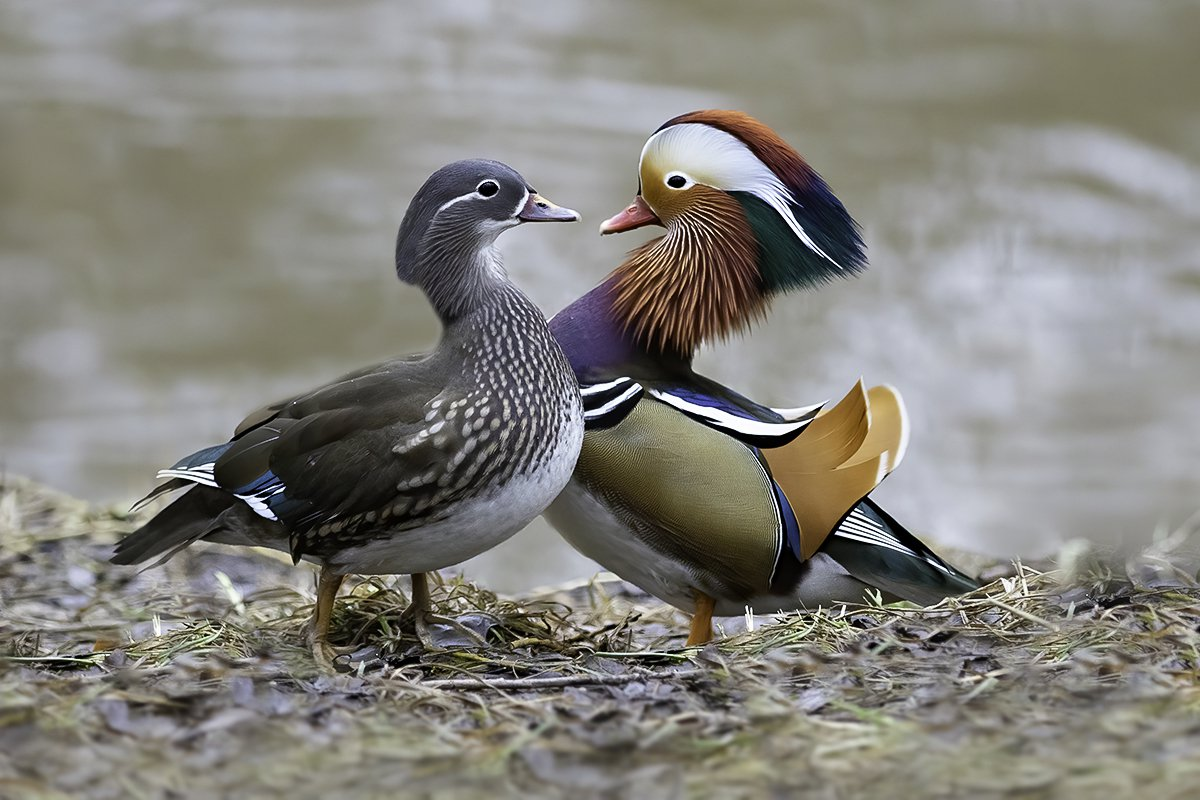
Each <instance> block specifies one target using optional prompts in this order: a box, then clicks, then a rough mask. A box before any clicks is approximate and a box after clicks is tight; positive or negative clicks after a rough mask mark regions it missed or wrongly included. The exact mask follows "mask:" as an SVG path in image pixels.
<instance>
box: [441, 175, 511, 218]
mask: <svg viewBox="0 0 1200 800" xmlns="http://www.w3.org/2000/svg"><path fill="white" fill-rule="evenodd" d="M493 182H494V181H493ZM484 183H487V181H484ZM480 196H481V195H480V194H479V191H478V190H476V191H474V192H471V193H469V194H464V195H461V196H459V197H455V198H453V199H451V200H447V201H446V202H444V203H442V204H441V205H440V206H438V210H437V211H436V212H435V213H434V216H435V217H436V216H437V215H438V214H441V213H442V212H443V211H445V210H446V209H447V208H450V206H452V205H455V204H457V203H461V202H463V201H466V200H477V199H479V197H480ZM494 196H495V195H493V197H494ZM489 199H490V198H489ZM528 199H529V192H528V191H525V192H522V194H521V199H520V200H519V201H517V206H516V208H514V209H513V216H514V217H515V216H516V215H517V214H520V213H521V209H522V208H524V207H525V201H527V200H528Z"/></svg>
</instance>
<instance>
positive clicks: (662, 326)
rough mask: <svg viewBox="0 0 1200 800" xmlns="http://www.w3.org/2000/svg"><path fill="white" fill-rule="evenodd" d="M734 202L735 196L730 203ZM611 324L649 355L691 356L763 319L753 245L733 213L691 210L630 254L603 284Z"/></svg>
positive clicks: (764, 303)
mask: <svg viewBox="0 0 1200 800" xmlns="http://www.w3.org/2000/svg"><path fill="white" fill-rule="evenodd" d="M730 202H735V201H730ZM607 283H608V284H609V285H610V286H611V288H612V295H613V298H612V306H613V313H614V315H615V317H616V320H617V322H618V323H619V324H620V325H621V326H622V328H623V329H624V330H626V331H627V332H628V333H629V335H630V336H631V337H632V338H633V339H634V341H636V342H637V343H638V345H639V346H640V347H642V348H643V349H645V350H646V351H648V352H651V353H661V354H664V355H669V356H674V357H676V358H687V359H690V358H691V357H692V356H693V355H694V354H695V352H696V351H697V350H698V349H699V347H700V345H701V343H702V342H704V341H707V340H713V339H724V338H726V337H728V336H729V335H730V334H732V333H734V332H736V331H741V330H743V329H745V328H746V327H748V326H749V325H750V324H751V323H753V322H754V321H755V320H756V319H759V318H761V317H763V316H764V315H765V313H766V310H767V297H766V295H765V293H764V291H763V287H762V278H761V275H760V272H759V268H758V247H757V244H756V242H755V239H754V235H753V233H752V232H751V230H750V226H749V224H748V223H747V222H746V220H745V218H744V217H742V216H741V215H740V214H732V213H722V214H717V213H713V214H709V215H705V214H703V213H694V214H690V215H689V217H688V219H686V220H683V219H680V220H677V221H676V222H675V223H674V224H672V225H671V227H670V228H669V229H668V231H667V234H666V235H665V236H662V237H660V238H658V239H655V240H654V241H651V242H648V243H647V244H644V245H642V246H641V247H639V248H638V249H636V250H634V251H633V252H632V253H630V254H629V256H628V258H626V259H625V261H624V263H622V264H621V265H620V266H619V267H617V268H616V270H614V271H613V273H612V275H611V276H610V277H609V280H608V282H607Z"/></svg>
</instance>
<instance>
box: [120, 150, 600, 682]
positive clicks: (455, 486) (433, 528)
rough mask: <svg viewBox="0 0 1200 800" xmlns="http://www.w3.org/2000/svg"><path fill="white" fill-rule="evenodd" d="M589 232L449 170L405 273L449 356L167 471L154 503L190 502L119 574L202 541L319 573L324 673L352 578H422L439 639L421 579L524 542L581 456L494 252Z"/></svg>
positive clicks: (407, 229) (569, 383)
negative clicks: (263, 551)
mask: <svg viewBox="0 0 1200 800" xmlns="http://www.w3.org/2000/svg"><path fill="white" fill-rule="evenodd" d="M578 219H579V215H578V214H576V213H575V212H574V211H572V210H570V209H566V208H560V207H558V206H555V205H554V204H552V203H550V202H549V201H547V200H545V199H544V198H542V197H541V196H540V195H538V194H537V193H536V192H535V191H534V190H533V189H532V188H531V187H530V186H529V184H528V183H527V182H526V181H525V179H524V178H522V177H521V176H520V175H519V174H517V172H515V171H514V170H513V169H512V168H511V167H508V166H506V165H504V164H501V163H499V162H495V161H483V160H470V161H459V162H456V163H454V164H450V165H448V166H445V167H443V168H442V169H440V170H438V171H437V172H435V173H434V174H433V175H432V176H431V177H430V178H429V179H428V180H427V181H426V182H425V184H424V186H422V187H421V189H420V191H418V192H417V194H416V196H415V197H414V198H413V200H412V202H411V204H410V205H409V207H408V211H407V213H406V214H405V216H404V220H403V222H402V223H401V225H400V232H399V235H398V237H397V240H396V271H397V274H398V276H399V277H400V279H401V280H403V281H405V282H407V283H411V284H415V285H416V286H418V287H419V288H421V289H422V290H423V291H424V292H425V294H426V296H427V297H428V298H429V301H430V303H431V304H432V305H433V307H434V309H435V310H436V311H437V314H438V317H439V318H440V319H441V323H442V326H443V333H442V338H441V340H440V342H439V343H438V345H437V347H436V349H434V350H433V351H432V352H430V353H427V354H424V355H419V356H409V357H402V358H398V359H395V360H392V361H387V362H384V363H382V364H377V365H374V366H370V367H367V368H365V369H361V370H358V371H357V372H353V373H350V374H348V375H345V376H343V377H342V378H339V379H338V380H336V381H334V382H332V383H329V384H326V385H325V386H321V387H318V388H316V389H313V390H312V391H308V392H304V393H303V394H299V395H296V396H295V397H291V398H289V399H287V400H283V401H282V402H278V403H273V404H272V405H269V406H267V407H266V408H264V409H262V410H260V411H257V412H255V413H253V414H251V415H250V416H248V417H247V418H246V419H245V420H243V422H242V423H241V425H239V426H238V427H237V430H236V431H234V434H233V438H232V439H231V440H230V441H229V442H226V443H225V444H219V445H216V446H214V447H209V448H206V449H204V450H201V451H199V452H197V453H193V454H192V455H190V456H188V457H186V458H184V459H182V460H181V461H179V462H178V463H177V464H175V465H174V466H172V467H171V468H169V469H165V470H162V471H161V472H159V474H158V475H159V477H160V478H167V479H169V480H168V481H167V482H166V483H164V484H162V485H160V486H159V487H158V488H157V489H155V490H154V491H152V492H151V493H150V494H149V495H148V496H147V497H146V498H145V499H144V500H143V501H141V502H142V503H145V502H147V501H148V500H150V499H152V498H154V497H157V496H158V495H160V494H163V493H165V492H170V491H173V490H176V489H183V488H187V487H191V488H190V489H189V490H188V492H187V493H186V494H184V495H183V496H181V497H180V498H179V499H177V500H176V501H175V502H174V503H172V504H171V505H169V506H168V507H167V508H165V509H164V510H163V511H161V512H160V513H159V514H158V515H157V516H155V517H154V518H153V519H151V520H150V521H149V522H147V523H146V524H145V525H144V526H143V527H142V528H140V529H139V530H137V531H136V532H134V533H132V534H130V535H129V536H128V537H126V538H125V539H124V540H122V541H121V542H120V543H119V544H118V545H117V548H116V552H115V555H114V556H113V558H112V560H113V562H115V563H117V564H134V563H138V562H141V561H145V560H147V559H150V558H154V557H156V556H161V557H162V560H166V559H167V558H170V557H171V556H172V555H174V554H175V553H176V552H178V551H179V550H181V549H183V548H184V547H187V546H188V545H190V544H191V543H192V542H195V541H197V540H200V539H204V540H207V541H212V542H222V543H226V544H239V545H256V546H263V547H270V548H274V549H276V550H282V551H284V552H287V553H290V554H291V556H292V558H293V559H294V560H295V561H297V562H298V561H299V560H300V559H302V558H303V559H306V560H308V561H312V562H315V563H317V564H319V565H320V566H321V573H320V578H319V581H318V599H317V605H316V609H315V611H314V614H313V617H312V620H311V623H310V629H309V635H310V638H311V644H312V646H313V653H314V656H315V657H316V658H317V659H318V661H322V662H328V660H329V659H330V658H331V656H332V650H331V648H329V645H328V642H327V634H328V629H329V621H330V615H331V612H332V609H333V604H334V599H335V597H336V595H337V591H338V588H339V586H340V585H341V582H342V579H343V577H344V576H345V575H347V574H351V573H355V574H371V575H375V574H394V573H410V574H411V575H412V581H413V606H414V611H415V612H416V616H417V625H418V632H420V633H422V634H423V635H424V636H423V638H424V637H425V636H427V635H428V633H427V630H426V628H425V624H426V616H427V614H428V612H429V593H428V587H427V585H426V581H425V575H424V573H426V572H429V571H431V570H436V569H441V568H442V567H448V566H450V565H452V564H457V563H459V562H461V561H465V560H466V559H468V558H471V557H472V556H475V555H477V554H479V553H481V552H483V551H484V550H487V549H488V548H490V547H493V546H495V545H497V544H499V543H500V542H502V541H504V540H505V539H507V538H508V537H509V536H511V535H512V534H514V533H516V532H517V531H518V530H520V529H521V528H523V527H524V526H525V525H526V524H527V523H528V522H529V521H530V520H532V519H533V518H534V517H536V516H537V515H538V514H540V513H541V512H542V510H543V509H544V508H545V507H546V505H547V504H548V503H549V502H550V501H551V500H552V499H553V498H554V497H555V495H557V494H558V493H559V491H560V490H561V489H562V488H563V486H564V485H565V484H566V482H567V479H568V478H569V477H570V475H571V470H572V469H573V468H574V466H575V461H576V458H577V457H578V455H579V448H580V445H581V443H582V440H583V408H582V404H581V401H580V396H579V389H578V386H577V384H576V382H575V379H574V377H573V376H572V374H571V368H570V365H569V364H568V362H567V360H566V359H565V358H564V356H563V353H562V350H561V349H560V348H559V346H558V344H557V343H556V341H555V339H554V337H553V335H552V334H551V333H550V330H549V328H548V327H547V324H546V320H545V318H544V317H543V316H542V313H541V312H540V311H539V310H538V308H537V306H535V305H534V304H533V303H532V302H531V301H530V300H529V298H527V297H526V296H525V295H524V294H523V293H522V292H521V291H520V289H518V288H517V287H516V286H514V285H513V284H512V283H511V282H510V281H509V279H508V276H507V274H506V273H505V271H504V267H503V266H502V264H501V260H500V255H499V253H498V252H497V250H496V247H495V242H496V238H497V237H498V236H499V235H500V233H501V232H503V231H504V230H506V229H508V228H511V227H513V226H515V225H519V224H521V223H522V222H538V221H575V220H578ZM139 505H140V504H139Z"/></svg>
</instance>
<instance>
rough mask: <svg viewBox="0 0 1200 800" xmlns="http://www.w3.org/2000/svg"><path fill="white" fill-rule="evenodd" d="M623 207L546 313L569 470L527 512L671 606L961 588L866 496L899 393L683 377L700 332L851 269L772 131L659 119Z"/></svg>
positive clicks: (851, 225)
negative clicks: (792, 392)
mask: <svg viewBox="0 0 1200 800" xmlns="http://www.w3.org/2000/svg"><path fill="white" fill-rule="evenodd" d="M639 178H640V184H639V191H638V194H637V196H636V197H635V198H634V201H633V204H632V205H630V206H629V207H628V208H627V209H625V210H624V211H622V212H621V213H619V214H617V215H616V216H614V217H613V218H611V219H609V220H607V221H606V222H604V223H603V225H601V228H600V231H601V233H616V232H620V231H627V230H632V229H634V228H639V227H641V226H643V225H649V224H655V225H661V226H662V227H664V228H665V229H666V234H665V235H664V236H662V237H660V238H658V239H655V240H653V241H651V242H649V243H647V244H645V245H643V246H641V247H639V248H637V249H636V250H634V251H633V252H631V253H630V254H629V256H628V257H627V258H626V260H625V261H624V263H622V264H621V265H620V266H619V267H617V269H616V270H614V271H613V272H612V273H611V274H610V275H609V276H608V278H606V279H605V280H604V282H603V283H601V284H600V285H599V286H597V287H596V288H595V289H593V290H592V291H591V292H589V293H588V294H586V295H584V296H583V297H582V298H580V299H579V300H577V301H576V302H574V303H573V304H571V305H570V306H568V307H567V308H565V309H564V310H563V311H561V312H559V313H558V314H557V315H556V316H555V317H554V318H553V319H552V320H551V321H550V327H551V330H552V331H553V332H554V335H555V336H557V337H558V341H559V343H560V344H561V345H562V346H563V350H564V351H565V352H566V354H567V358H568V359H570V361H571V366H572V368H573V369H574V371H575V375H576V377H577V378H578V380H579V382H580V386H581V391H582V394H583V399H584V419H585V422H586V426H587V433H586V434H585V436H584V444H583V450H582V452H581V454H580V458H579V463H578V465H577V466H576V469H575V474H574V476H573V477H572V479H571V481H570V483H568V485H567V488H566V489H565V490H564V491H563V494H562V495H560V496H559V497H558V498H557V499H556V500H555V502H554V503H553V504H552V505H551V506H550V508H549V509H548V510H547V513H546V516H547V518H548V519H549V520H550V522H551V524H552V525H554V527H555V528H557V529H558V531H559V532H560V533H561V534H562V535H563V536H564V537H565V538H566V539H567V541H568V542H570V543H571V544H572V545H573V546H574V547H575V548H576V549H578V550H579V551H580V552H582V553H583V554H584V555H586V556H588V557H589V558H591V559H593V560H595V561H597V562H599V563H600V564H601V565H603V566H604V567H605V568H606V569H609V570H611V571H612V572H615V573H616V574H617V575H619V576H620V577H621V578H623V579H625V580H627V581H629V582H631V583H633V584H635V585H637V586H639V587H640V588H642V589H643V590H645V591H647V592H649V593H650V594H652V595H654V596H656V597H658V598H660V599H662V600H664V601H666V602H668V603H670V604H672V605H674V606H676V607H677V608H680V609H682V610H684V611H687V612H690V613H691V614H692V615H693V617H692V625H691V631H690V635H689V637H688V644H689V645H693V644H700V643H703V642H706V641H708V640H709V639H711V637H712V617H713V615H714V614H715V615H718V616H728V615H736V614H741V613H743V611H744V610H745V608H746V607H751V608H753V609H755V610H756V611H759V612H769V611H776V610H780V611H786V610H793V609H797V608H813V607H816V606H819V605H829V604H831V603H838V602H847V601H851V602H853V601H862V600H863V598H864V592H865V591H867V590H871V589H877V590H879V591H880V592H881V593H882V595H883V596H884V597H885V598H887V599H890V600H894V599H905V600H911V601H914V602H917V603H922V604H930V603H934V602H936V601H938V600H940V599H941V598H943V597H945V596H947V595H951V594H958V593H961V592H966V591H969V590H971V589H974V588H976V586H977V583H976V581H975V580H973V579H972V578H970V577H968V576H967V575H965V574H963V573H962V572H960V571H958V570H957V569H955V568H954V567H952V566H950V565H949V564H947V563H946V562H945V561H943V560H942V559H941V558H939V557H938V556H937V555H936V554H935V553H933V552H932V551H931V550H930V549H929V548H928V547H926V546H925V545H924V544H922V543H921V542H920V541H918V540H917V538H916V537H914V536H913V535H912V534H911V533H909V532H908V531H907V530H905V529H904V528H903V527H902V526H901V525H900V524H899V523H897V522H896V520H894V519H893V518H892V517H891V516H889V515H888V514H886V513H885V512H884V511H883V510H882V509H881V508H879V506H878V505H876V504H875V503H874V501H872V500H871V499H870V498H869V497H868V496H867V495H868V494H869V493H870V492H871V490H873V489H874V488H875V487H876V486H877V485H878V484H879V482H880V481H881V480H882V479H883V478H884V477H885V476H886V475H887V474H888V473H889V472H890V471H891V470H892V469H893V468H894V467H895V466H896V465H897V464H898V463H899V462H900V459H901V458H902V457H903V455H904V449H905V444H906V441H907V435H908V431H907V420H906V418H905V412H904V406H903V405H902V403H901V400H900V396H899V394H898V393H897V392H896V391H895V390H894V389H892V388H890V387H887V386H876V387H873V388H871V389H866V388H865V387H864V386H863V384H862V382H861V381H860V382H859V383H858V384H857V385H856V386H855V387H854V388H853V389H852V390H851V391H850V393H849V394H847V395H846V396H845V398H844V399H843V400H842V401H841V402H839V403H838V404H837V405H835V406H834V407H832V408H830V409H828V410H824V411H823V410H821V406H820V405H817V406H809V407H805V408H792V409H779V408H768V407H765V406H762V405H760V404H758V403H756V402H754V401H752V400H750V399H748V398H746V397H743V396H742V395H740V394H738V393H737V392H735V391H733V390H732V389H730V388H728V387H726V386H722V385H721V384H719V383H716V382H715V381H712V380H710V379H708V378H705V377H703V376H701V375H698V374H697V373H696V372H694V371H693V369H692V357H693V356H694V355H695V353H696V350H697V349H698V348H699V346H700V344H701V343H702V342H705V341H710V340H713V339H721V338H724V337H727V336H728V335H730V334H731V333H733V332H736V331H739V330H742V329H745V328H746V327H748V326H749V325H750V324H751V323H752V322H753V321H754V320H755V319H757V318H760V317H762V316H763V315H764V314H765V313H766V311H767V307H768V305H769V303H770V301H771V300H772V298H774V297H775V296H776V295H778V294H781V293H783V292H786V291H789V290H791V289H797V288H811V287H814V286H817V285H819V284H821V283H823V282H826V281H829V280H832V279H833V278H835V277H846V276H850V275H853V274H855V273H857V272H859V271H860V270H862V269H863V268H864V267H865V265H866V257H865V254H864V252H863V243H862V240H861V238H860V237H859V233H858V227H857V225H856V223H855V222H854V220H853V219H851V217H850V215H849V214H848V213H847V212H846V209H845V208H844V207H843V206H842V204H841V202H840V201H839V200H838V199H837V198H836V197H835V196H834V195H833V193H832V192H831V191H830V189H829V187H828V185H826V183H825V181H823V180H822V179H821V177H820V176H819V175H817V173H816V172H815V171H813V169H812V168H811V167H809V165H808V164H807V163H806V162H805V161H804V160H803V159H802V158H801V157H800V155H799V154H798V153H797V152H796V151H795V150H793V149H792V148H791V147H790V146H789V145H788V144H787V143H786V142H784V140H783V139H782V138H780V137H779V136H778V135H777V134H776V133H775V132H774V131H772V130H771V129H770V128H768V127H767V126H766V125H764V124H762V123H761V122H759V121H758V120H756V119H753V118H752V117H749V116H747V115H746V114H742V113H739V112H734V111H697V112H693V113H690V114H684V115H683V116H679V117H676V118H674V119H672V120H670V121H669V122H667V123H666V124H665V125H663V126H662V127H661V128H659V129H658V131H657V132H655V133H654V135H652V136H651V137H650V139H649V140H648V141H647V142H646V144H645V147H644V148H643V150H642V156H641V162H640V165H639Z"/></svg>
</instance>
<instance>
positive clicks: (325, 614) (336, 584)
mask: <svg viewBox="0 0 1200 800" xmlns="http://www.w3.org/2000/svg"><path fill="white" fill-rule="evenodd" d="M345 577H346V576H345V575H335V574H333V573H332V572H330V571H329V570H328V569H324V568H322V569H321V575H320V577H319V578H317V606H316V608H315V609H313V615H312V619H311V620H310V621H309V629H308V640H309V645H310V646H311V647H312V652H313V658H314V659H316V661H317V663H318V664H321V665H323V666H326V667H332V665H333V655H334V654H333V649H332V648H331V647H330V646H329V622H330V620H331V619H332V618H333V603H334V601H335V600H336V599H337V593H338V589H340V588H342V580H343V579H344V578H345Z"/></svg>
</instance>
